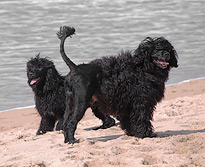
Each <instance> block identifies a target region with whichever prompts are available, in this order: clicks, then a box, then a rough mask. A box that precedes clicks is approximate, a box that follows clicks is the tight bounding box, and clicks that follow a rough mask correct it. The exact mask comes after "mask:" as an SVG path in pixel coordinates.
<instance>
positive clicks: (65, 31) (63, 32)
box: [56, 26, 75, 39]
mask: <svg viewBox="0 0 205 167" xmlns="http://www.w3.org/2000/svg"><path fill="white" fill-rule="evenodd" d="M56 34H57V36H58V38H59V39H62V38H67V37H69V36H71V35H73V34H75V28H73V27H69V26H62V27H60V31H58V32H57V33H56Z"/></svg>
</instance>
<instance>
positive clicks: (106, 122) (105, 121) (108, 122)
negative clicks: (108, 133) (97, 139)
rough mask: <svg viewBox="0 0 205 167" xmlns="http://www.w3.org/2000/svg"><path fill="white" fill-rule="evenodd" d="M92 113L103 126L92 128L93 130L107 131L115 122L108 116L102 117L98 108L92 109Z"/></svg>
mask: <svg viewBox="0 0 205 167" xmlns="http://www.w3.org/2000/svg"><path fill="white" fill-rule="evenodd" d="M92 112H93V113H94V115H95V116H96V117H97V118H99V119H100V120H102V122H103V124H102V125H101V126H99V127H96V128H93V130H98V129H107V128H110V127H112V126H114V125H115V120H114V119H113V118H111V117H110V116H109V115H104V114H102V113H101V112H100V111H99V110H98V108H95V109H92Z"/></svg>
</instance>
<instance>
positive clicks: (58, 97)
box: [27, 55, 115, 135]
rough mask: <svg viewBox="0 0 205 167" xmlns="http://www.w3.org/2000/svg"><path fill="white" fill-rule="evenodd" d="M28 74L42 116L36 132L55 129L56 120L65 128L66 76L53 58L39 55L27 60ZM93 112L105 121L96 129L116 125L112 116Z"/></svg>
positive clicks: (58, 125)
mask: <svg viewBox="0 0 205 167" xmlns="http://www.w3.org/2000/svg"><path fill="white" fill-rule="evenodd" d="M27 76H28V84H29V86H30V87H31V88H32V90H33V92H34V94H35V104H36V109H37V111H38V112H39V114H40V116H41V123H40V127H39V129H38V131H37V133H36V134H37V135H40V134H43V133H46V132H47V131H53V129H54V126H55V123H56V122H57V125H56V130H63V119H64V111H65V108H66V104H65V103H66V95H65V88H64V82H65V76H61V75H60V74H59V73H58V71H57V70H56V68H55V65H54V64H53V62H52V61H51V60H49V59H47V58H40V56H39V55H37V56H36V57H35V58H31V59H30V60H29V61H28V62H27ZM66 83H67V82H66ZM77 89H78V88H77ZM70 98H72V97H70ZM93 112H94V114H95V116H96V117H97V118H99V119H101V120H102V122H103V125H102V126H100V127H97V128H95V129H94V130H97V129H99V128H102V129H106V128H109V127H111V126H114V125H115V120H114V119H113V118H111V117H110V116H104V115H103V114H101V113H97V112H95V110H93Z"/></svg>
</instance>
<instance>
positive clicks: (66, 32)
mask: <svg viewBox="0 0 205 167" xmlns="http://www.w3.org/2000/svg"><path fill="white" fill-rule="evenodd" d="M56 34H57V36H58V38H59V39H60V40H61V42H60V53H61V56H62V58H63V60H64V61H65V63H66V64H67V65H68V67H69V68H70V70H71V72H72V71H75V69H76V67H77V65H76V64H75V63H73V62H72V61H71V60H70V59H69V58H68V56H67V55H66V53H65V50H64V43H65V40H66V38H67V37H71V35H73V34H75V29H74V28H73V27H69V26H63V27H60V31H58V32H57V33H56Z"/></svg>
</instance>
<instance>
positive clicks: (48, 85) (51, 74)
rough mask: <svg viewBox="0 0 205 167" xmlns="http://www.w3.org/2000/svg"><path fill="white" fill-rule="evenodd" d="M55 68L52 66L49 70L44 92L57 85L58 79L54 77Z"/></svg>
mask: <svg viewBox="0 0 205 167" xmlns="http://www.w3.org/2000/svg"><path fill="white" fill-rule="evenodd" d="M54 75H55V74H54V69H53V68H50V69H48V70H47V74H46V78H45V85H44V88H43V91H44V92H47V91H49V90H52V89H53V88H54V87H55V83H56V80H55V78H54Z"/></svg>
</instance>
